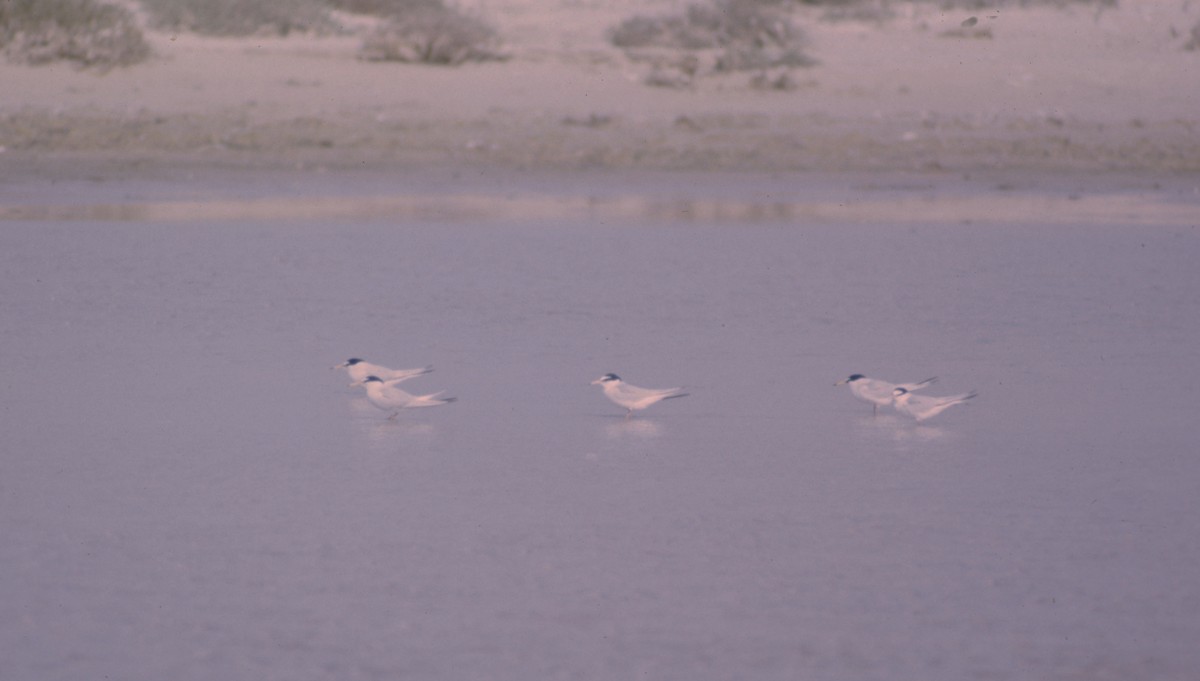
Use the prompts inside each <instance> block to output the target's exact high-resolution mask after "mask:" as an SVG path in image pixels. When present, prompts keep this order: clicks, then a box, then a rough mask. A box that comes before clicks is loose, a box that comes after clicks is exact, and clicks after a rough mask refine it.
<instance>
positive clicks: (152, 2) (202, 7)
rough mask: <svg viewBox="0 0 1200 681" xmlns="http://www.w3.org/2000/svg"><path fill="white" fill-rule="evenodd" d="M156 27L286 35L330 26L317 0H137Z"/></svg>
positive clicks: (218, 33)
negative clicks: (139, 0)
mask: <svg viewBox="0 0 1200 681" xmlns="http://www.w3.org/2000/svg"><path fill="white" fill-rule="evenodd" d="M141 3H142V7H143V8H144V9H145V10H146V13H147V14H148V15H149V17H150V23H151V25H153V26H154V27H156V28H161V29H167V30H172V31H191V32H194V33H200V34H203V35H214V36H245V35H255V34H261V33H269V34H275V35H287V34H289V33H291V32H293V31H297V32H321V31H329V30H333V27H334V25H333V22H332V21H331V20H330V18H329V7H328V5H326V4H325V3H324V2H321V0H141Z"/></svg>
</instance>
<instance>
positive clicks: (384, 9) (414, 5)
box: [329, 0, 445, 17]
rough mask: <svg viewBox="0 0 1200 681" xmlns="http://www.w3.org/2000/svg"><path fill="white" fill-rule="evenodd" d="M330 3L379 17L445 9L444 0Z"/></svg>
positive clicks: (341, 0) (338, 0) (339, 0)
mask: <svg viewBox="0 0 1200 681" xmlns="http://www.w3.org/2000/svg"><path fill="white" fill-rule="evenodd" d="M329 4H330V5H331V6H332V7H333V8H334V9H340V10H342V11H343V12H353V13H355V14H370V15H373V16H379V17H386V16H399V15H402V14H407V13H410V12H427V11H436V10H441V9H445V6H444V5H443V3H442V0H329Z"/></svg>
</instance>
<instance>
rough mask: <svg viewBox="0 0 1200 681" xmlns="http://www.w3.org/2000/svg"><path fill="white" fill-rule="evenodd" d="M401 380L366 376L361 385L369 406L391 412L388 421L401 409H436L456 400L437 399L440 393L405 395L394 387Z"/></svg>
mask: <svg viewBox="0 0 1200 681" xmlns="http://www.w3.org/2000/svg"><path fill="white" fill-rule="evenodd" d="M401 380H404V379H398V380H392V381H385V380H383V379H381V378H379V377H378V376H367V377H366V378H365V379H364V380H363V383H362V384H363V386H364V387H365V388H366V389H367V399H368V400H370V402H371V404H373V405H375V406H376V407H379V408H380V409H382V410H384V411H391V412H393V413H392V415H391V416H389V417H388V420H389V421H392V420H394V419H395V418H396V417H397V416H399V415H400V410H401V409H413V408H416V407H438V406H441V405H443V404H449V403H451V402H454V401H455V400H456V399H457V398H455V397H439V395H441V394H442V393H441V392H436V393H433V394H431V395H412V394H409V393H406V392H404V391H403V390H401V389H399V388H397V387H396V384H397V383H399V382H400V381H401ZM443 392H444V391H443Z"/></svg>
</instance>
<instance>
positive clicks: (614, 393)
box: [592, 374, 687, 418]
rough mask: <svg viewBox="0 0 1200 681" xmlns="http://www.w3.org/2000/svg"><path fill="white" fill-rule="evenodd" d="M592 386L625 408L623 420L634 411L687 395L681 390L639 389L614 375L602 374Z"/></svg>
mask: <svg viewBox="0 0 1200 681" xmlns="http://www.w3.org/2000/svg"><path fill="white" fill-rule="evenodd" d="M592 385H598V386H600V387H601V388H602V389H603V390H604V395H605V396H606V397H608V399H610V400H612V401H613V402H616V403H617V404H619V405H621V406H622V407H625V409H626V410H627V411H626V412H625V418H629V417H630V416H633V412H634V410H635V409H645V408H646V407H649V406H650V405H652V404H655V403H658V402H662V401H663V400H669V399H673V398H676V397H684V396H686V395H687V393H685V392H683V388H661V389H655V388H639V387H637V386H636V385H630V384H628V383H626V382H625V381H622V380H621V377H620V376H618V375H616V374H604V375H603V376H601V377H600V378H597V379H596V380H594V381H592Z"/></svg>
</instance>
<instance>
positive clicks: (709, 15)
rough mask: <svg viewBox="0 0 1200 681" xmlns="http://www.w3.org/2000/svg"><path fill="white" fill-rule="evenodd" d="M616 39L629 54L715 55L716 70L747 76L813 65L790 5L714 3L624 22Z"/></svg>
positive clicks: (739, 0) (765, 0)
mask: <svg viewBox="0 0 1200 681" xmlns="http://www.w3.org/2000/svg"><path fill="white" fill-rule="evenodd" d="M610 40H611V41H612V43H613V44H614V45H616V46H617V47H620V48H623V49H625V50H626V51H627V52H630V51H636V50H640V49H646V48H667V49H674V50H685V51H690V52H700V51H712V52H714V53H715V57H714V58H713V61H712V70H713V71H717V72H728V71H744V70H755V69H767V68H775V67H794V66H809V65H812V64H814V63H815V61H814V60H813V59H812V58H811V57H809V56H808V55H806V54H805V53H804V47H805V42H806V41H805V37H804V34H803V32H802V31H801V30H800V29H799V28H797V27H796V26H795V24H794V23H792V20H791V17H790V16H789V14H788V12H787V7H786V3H784V2H778V1H775V2H772V1H771V0H708V1H707V2H699V3H693V4H691V5H688V6H687V8H686V9H685V10H684V11H683V13H682V14H679V15H670V16H661V17H647V16H635V17H631V18H629V19H626V20H625V21H623V22H621V23H620V24H619V25H617V26H616V28H614V29H613V30H612V32H611V34H610Z"/></svg>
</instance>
